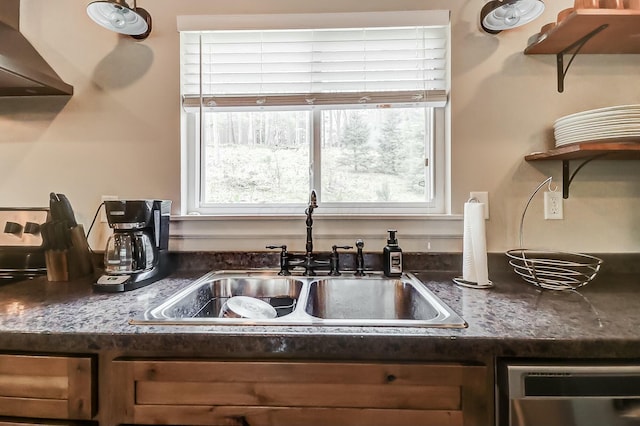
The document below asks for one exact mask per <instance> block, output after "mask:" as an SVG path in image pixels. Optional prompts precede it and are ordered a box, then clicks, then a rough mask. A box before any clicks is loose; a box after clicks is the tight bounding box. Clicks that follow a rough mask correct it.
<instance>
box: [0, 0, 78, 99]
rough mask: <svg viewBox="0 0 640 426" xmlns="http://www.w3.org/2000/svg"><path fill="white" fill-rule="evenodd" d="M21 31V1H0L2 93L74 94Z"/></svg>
mask: <svg viewBox="0 0 640 426" xmlns="http://www.w3.org/2000/svg"><path fill="white" fill-rule="evenodd" d="M72 94H73V86H70V85H69V84H67V83H65V82H64V81H62V79H61V78H60V77H59V76H58V74H56V72H55V71H54V70H53V68H51V66H50V65H49V64H48V63H47V61H45V60H44V58H43V57H42V56H40V54H39V53H38V51H37V50H36V49H35V48H34V47H33V46H32V45H31V43H30V42H29V40H27V39H26V37H25V36H23V35H22V34H21V33H20V0H0V96H48V95H72Z"/></svg>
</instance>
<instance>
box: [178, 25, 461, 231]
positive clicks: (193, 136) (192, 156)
mask: <svg viewBox="0 0 640 426" xmlns="http://www.w3.org/2000/svg"><path fill="white" fill-rule="evenodd" d="M317 15H322V14H317ZM339 15H349V14H339ZM305 16H306V15H305ZM271 17H272V18H273V16H271ZM219 19H223V20H226V19H225V18H224V16H222V15H218V16H215V20H219ZM248 19H249V20H250V21H251V20H252V19H254V18H248ZM179 21H180V19H179ZM201 25H202V24H201ZM179 27H180V24H179ZM450 31H451V28H450V25H449V26H448V32H449V33H448V34H447V38H448V41H449V43H450V42H451V37H450ZM447 52H448V53H447V61H448V63H449V64H450V54H451V53H450V47H449V48H448V50H447ZM447 74H448V75H447V81H450V66H449V67H447ZM199 109H200V110H199V111H198V113H191V112H187V111H185V109H184V108H182V111H181V136H182V137H181V139H182V141H183V143H182V159H181V167H182V170H181V174H182V182H181V190H182V191H181V192H182V202H181V212H183V215H200V216H215V217H219V218H225V217H229V218H232V217H245V218H250V217H263V218H264V217H272V218H277V217H281V218H283V217H291V216H292V215H294V216H295V215H296V212H299V211H302V210H301V208H303V207H304V204H297V203H296V204H282V205H278V206H277V207H274V206H272V207H270V208H269V209H265V208H264V207H263V206H260V205H255V206H241V207H240V208H238V207H239V206H234V205H230V206H229V207H221V206H217V207H215V208H209V207H202V206H201V203H200V200H201V189H202V179H201V178H200V176H201V170H202V167H203V165H202V158H200V157H201V156H200V153H201V152H202V147H201V141H200V138H201V135H200V133H199V132H200V131H201V130H200V123H199V114H202V113H203V111H202V109H203V106H202V105H200V107H199ZM432 110H433V114H432V115H433V120H432V123H431V125H432V132H431V134H430V136H431V141H430V143H429V147H430V150H431V152H430V155H429V158H430V161H431V164H430V173H431V175H432V177H433V183H432V185H433V187H434V188H433V189H434V194H436V197H435V200H434V202H433V204H432V205H428V203H426V202H425V203H405V204H407V205H404V204H403V203H390V204H389V205H388V206H380V205H379V204H377V203H357V204H347V203H323V204H322V207H323V208H322V209H319V210H318V211H317V213H318V214H320V215H323V214H324V215H327V216H335V217H352V218H353V217H361V218H367V217H381V216H384V217H389V218H393V217H395V218H398V217H403V216H405V217H406V216H411V217H415V216H429V215H443V214H445V215H446V214H449V213H450V191H451V188H450V181H451V179H450V146H449V145H450V130H449V129H450V119H449V116H450V102H448V101H447V102H446V104H445V105H444V106H442V107H432ZM313 114H314V119H313V120H316V118H315V117H317V116H318V113H317V112H314V113H313ZM316 124H317V123H316ZM313 132H314V135H313V139H314V140H317V139H316V138H317V137H319V135H320V128H319V126H317V125H315V126H314V129H313ZM312 145H313V148H312V149H316V148H315V147H319V145H320V144H319V143H313V144H312ZM318 149H319V148H318ZM317 154H318V153H317V152H314V153H313V154H312V155H317ZM316 158H317V157H316ZM314 173H316V172H315V171H314ZM314 179H317V175H314V176H312V181H313V180H314ZM320 202H321V203H322V201H320Z"/></svg>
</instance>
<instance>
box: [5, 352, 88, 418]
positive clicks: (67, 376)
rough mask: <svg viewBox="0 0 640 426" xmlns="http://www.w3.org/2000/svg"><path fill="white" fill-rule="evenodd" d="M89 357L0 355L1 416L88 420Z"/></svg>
mask: <svg viewBox="0 0 640 426" xmlns="http://www.w3.org/2000/svg"><path fill="white" fill-rule="evenodd" d="M93 389H94V388H93V383H92V360H91V358H90V357H86V358H85V357H68V356H39V355H37V356H32V355H4V354H0V416H10V417H28V418H44V419H76V420H89V419H91V418H92V416H93V414H94V409H95V404H94V402H93V401H94V390H93Z"/></svg>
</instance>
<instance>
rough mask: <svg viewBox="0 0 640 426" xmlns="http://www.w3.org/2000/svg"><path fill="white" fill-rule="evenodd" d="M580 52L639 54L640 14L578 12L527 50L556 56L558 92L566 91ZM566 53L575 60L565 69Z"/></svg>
mask: <svg viewBox="0 0 640 426" xmlns="http://www.w3.org/2000/svg"><path fill="white" fill-rule="evenodd" d="M578 52H580V53H597V54H626V53H640V10H637V9H576V10H574V11H573V12H571V13H570V14H569V15H568V16H567V17H566V18H565V19H563V20H562V21H561V22H559V23H558V24H557V25H556V26H555V27H553V28H552V29H550V30H549V31H548V32H546V33H544V34H540V35H539V36H538V37H537V39H536V40H535V41H534V42H533V43H531V44H530V45H529V46H528V47H527V48H526V49H525V50H524V53H525V54H527V55H541V54H555V55H556V57H557V67H558V73H557V74H558V92H562V91H563V90H564V77H565V75H566V73H567V70H568V68H569V65H571V61H573V59H574V57H575V55H576V54H577V53H578ZM567 53H573V56H572V57H571V60H570V61H569V63H568V64H567V67H566V69H565V67H564V61H563V57H564V55H565V54H567Z"/></svg>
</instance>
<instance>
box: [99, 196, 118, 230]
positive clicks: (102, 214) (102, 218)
mask: <svg viewBox="0 0 640 426" xmlns="http://www.w3.org/2000/svg"><path fill="white" fill-rule="evenodd" d="M117 199H118V196H117V195H103V196H102V202H103V203H104V202H105V201H108V200H117ZM100 222H103V223H106V222H107V214H106V213H105V210H104V207H102V211H101V212H100Z"/></svg>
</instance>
